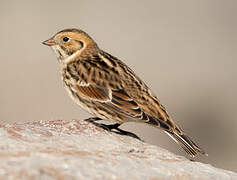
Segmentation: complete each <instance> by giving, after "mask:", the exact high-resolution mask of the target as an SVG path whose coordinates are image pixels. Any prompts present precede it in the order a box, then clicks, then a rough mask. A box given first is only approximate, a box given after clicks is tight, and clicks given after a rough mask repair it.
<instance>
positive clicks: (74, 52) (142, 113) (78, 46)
mask: <svg viewBox="0 0 237 180" xmlns="http://www.w3.org/2000/svg"><path fill="white" fill-rule="evenodd" d="M43 43H44V44H45V45H48V46H51V47H52V48H53V49H54V51H55V52H56V54H57V58H58V60H59V62H60V66H61V75H62V80H63V82H64V86H65V88H66V89H67V91H68V93H69V94H70V96H71V98H72V99H73V100H74V101H75V102H76V103H77V104H78V105H80V106H81V107H82V108H83V109H85V110H87V111H88V112H89V113H91V114H93V115H95V116H96V117H98V118H102V119H113V120H114V121H116V122H118V123H119V124H122V123H124V122H128V121H136V122H143V123H147V124H150V125H152V126H155V127H159V128H160V129H162V130H164V131H165V132H166V133H167V134H168V135H170V136H171V137H172V138H173V139H174V140H175V141H176V142H177V143H178V144H180V145H181V147H182V148H183V149H184V150H185V151H186V152H187V153H188V154H189V155H190V156H191V157H194V156H195V155H197V154H198V153H201V154H205V152H204V151H203V150H202V149H201V148H199V147H198V146H197V145H196V144H195V143H194V142H193V141H192V140H191V139H190V138H189V137H188V136H187V135H186V134H185V133H184V132H183V131H182V130H181V128H180V127H179V126H178V125H177V124H175V123H174V121H173V120H172V119H171V117H170V116H169V115H168V113H167V111H166V109H165V108H164V106H163V105H162V104H161V103H160V102H159V100H158V98H157V97H156V96H155V94H154V93H153V92H152V91H151V90H150V89H149V88H148V87H147V86H146V84H145V83H144V82H143V81H142V80H141V79H140V78H139V77H138V76H136V75H135V73H134V72H133V71H132V70H131V69H130V68H129V67H128V66H127V65H126V64H124V63H123V62H122V61H121V60H119V59H117V58H116V57H114V56H112V55H110V54H108V53H106V52H104V51H103V50H101V49H100V48H99V47H98V46H97V44H96V43H95V41H94V40H93V39H92V38H91V37H90V36H89V35H88V34H86V33H85V32H83V31H81V30H78V29H65V30H63V31H60V32H58V33H57V34H56V35H54V36H53V37H52V38H50V39H49V40H47V41H44V42H43Z"/></svg>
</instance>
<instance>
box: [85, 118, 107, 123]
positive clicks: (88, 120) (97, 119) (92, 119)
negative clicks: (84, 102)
mask: <svg viewBox="0 0 237 180" xmlns="http://www.w3.org/2000/svg"><path fill="white" fill-rule="evenodd" d="M100 120H103V119H101V118H99V117H90V118H87V119H85V120H84V121H87V122H95V121H100Z"/></svg>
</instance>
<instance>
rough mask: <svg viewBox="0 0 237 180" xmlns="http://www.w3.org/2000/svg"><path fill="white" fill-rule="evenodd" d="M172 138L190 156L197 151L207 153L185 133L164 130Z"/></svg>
mask: <svg viewBox="0 0 237 180" xmlns="http://www.w3.org/2000/svg"><path fill="white" fill-rule="evenodd" d="M165 132H166V133H167V134H168V135H169V136H170V137H171V138H172V139H174V140H175V141H176V142H177V143H178V144H179V145H180V146H181V147H182V148H183V149H184V150H185V151H186V152H187V153H188V154H189V155H190V156H191V157H195V156H196V155H197V154H198V153H200V154H204V155H206V156H207V154H206V153H205V152H204V151H203V150H202V149H201V148H200V147H198V145H196V144H195V143H194V142H193V141H192V140H191V139H190V138H189V137H188V136H187V135H185V134H178V133H176V132H170V131H165Z"/></svg>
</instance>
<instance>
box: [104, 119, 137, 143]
mask: <svg viewBox="0 0 237 180" xmlns="http://www.w3.org/2000/svg"><path fill="white" fill-rule="evenodd" d="M120 125H121V124H119V123H115V124H109V125H107V124H100V127H102V128H104V129H105V130H109V131H112V130H113V129H115V130H117V131H112V132H114V133H117V134H120V135H124V136H130V137H133V138H136V139H139V140H140V141H142V140H141V138H139V137H138V136H137V135H136V134H134V133H131V132H129V131H124V130H122V129H120V128H119V126H120Z"/></svg>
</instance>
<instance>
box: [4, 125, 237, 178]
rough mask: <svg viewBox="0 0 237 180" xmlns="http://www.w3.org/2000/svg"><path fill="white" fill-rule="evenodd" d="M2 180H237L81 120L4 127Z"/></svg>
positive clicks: (227, 172)
mask: <svg viewBox="0 0 237 180" xmlns="http://www.w3.org/2000/svg"><path fill="white" fill-rule="evenodd" d="M0 162H1V163H0V179H26V180H28V179H59V180H63V179H83V180H84V179H116V180H123V179H124V180H125V179H126V180H127V179H137V180H138V179H142V180H144V179H147V180H148V179H149V180H166V179H170V180H171V179H172V180H181V179H182V180H186V179H187V180H190V179H200V180H201V179H202V180H204V179H205V180H206V179H223V180H228V179H237V174H236V173H234V172H230V171H226V170H222V169H217V168H215V167H213V166H211V165H208V164H203V163H199V162H192V161H190V160H188V159H186V158H184V157H182V156H177V155H175V154H173V153H170V152H168V151H167V150H164V149H162V148H159V147H156V146H153V145H149V144H147V143H144V142H142V141H140V140H138V139H135V138H132V137H127V136H122V135H118V134H116V133H113V132H108V131H105V130H103V129H102V128H99V127H96V126H95V125H93V124H91V123H88V122H85V121H80V120H70V121H66V120H54V121H38V122H31V123H22V124H11V125H2V126H0Z"/></svg>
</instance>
